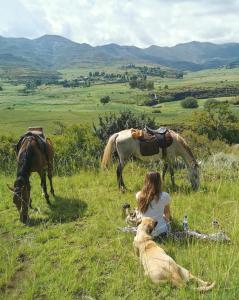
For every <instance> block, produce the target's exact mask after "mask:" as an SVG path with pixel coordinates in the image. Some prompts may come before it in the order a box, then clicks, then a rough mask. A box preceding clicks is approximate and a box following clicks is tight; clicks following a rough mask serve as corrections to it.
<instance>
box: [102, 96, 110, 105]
mask: <svg viewBox="0 0 239 300" xmlns="http://www.w3.org/2000/svg"><path fill="white" fill-rule="evenodd" d="M100 102H101V103H102V104H103V105H105V104H106V103H109V102H110V96H104V97H101V98H100Z"/></svg>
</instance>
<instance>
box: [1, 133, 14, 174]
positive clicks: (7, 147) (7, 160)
mask: <svg viewBox="0 0 239 300" xmlns="http://www.w3.org/2000/svg"><path fill="white" fill-rule="evenodd" d="M16 144H17V140H16V139H14V137H13V136H10V135H9V136H0V162H1V164H0V171H2V172H4V173H5V174H11V173H13V172H14V171H15V170H16V153H15V145H16Z"/></svg>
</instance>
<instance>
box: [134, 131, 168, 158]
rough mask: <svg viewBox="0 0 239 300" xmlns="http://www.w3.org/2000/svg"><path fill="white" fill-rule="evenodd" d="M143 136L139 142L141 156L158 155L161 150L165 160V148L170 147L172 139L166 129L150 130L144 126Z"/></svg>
mask: <svg viewBox="0 0 239 300" xmlns="http://www.w3.org/2000/svg"><path fill="white" fill-rule="evenodd" d="M143 133H144V134H143V136H142V137H141V138H140V139H139V140H140V152H141V155H142V156H150V155H155V154H158V153H159V151H160V149H162V156H163V158H166V155H167V150H166V149H167V148H168V147H169V146H171V145H172V142H173V138H172V136H171V133H170V131H169V130H168V128H166V127H160V128H158V129H156V130H155V129H151V128H149V127H147V126H145V128H144V131H143Z"/></svg>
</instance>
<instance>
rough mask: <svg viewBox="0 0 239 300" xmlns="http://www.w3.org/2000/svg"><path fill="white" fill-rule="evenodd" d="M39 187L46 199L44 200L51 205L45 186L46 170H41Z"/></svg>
mask: <svg viewBox="0 0 239 300" xmlns="http://www.w3.org/2000/svg"><path fill="white" fill-rule="evenodd" d="M41 187H42V190H43V193H44V196H45V199H46V202H47V203H48V205H51V202H50V200H49V195H48V194H47V186H46V172H43V173H42V174H41Z"/></svg>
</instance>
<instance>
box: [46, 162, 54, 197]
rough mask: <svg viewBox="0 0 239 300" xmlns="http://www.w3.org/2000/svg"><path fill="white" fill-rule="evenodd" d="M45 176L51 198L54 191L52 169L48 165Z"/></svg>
mask: <svg viewBox="0 0 239 300" xmlns="http://www.w3.org/2000/svg"><path fill="white" fill-rule="evenodd" d="M47 175H48V179H49V182H50V187H51V190H50V192H51V194H52V195H53V196H55V191H54V188H53V184H52V167H51V166H50V165H49V166H48V171H47Z"/></svg>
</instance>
